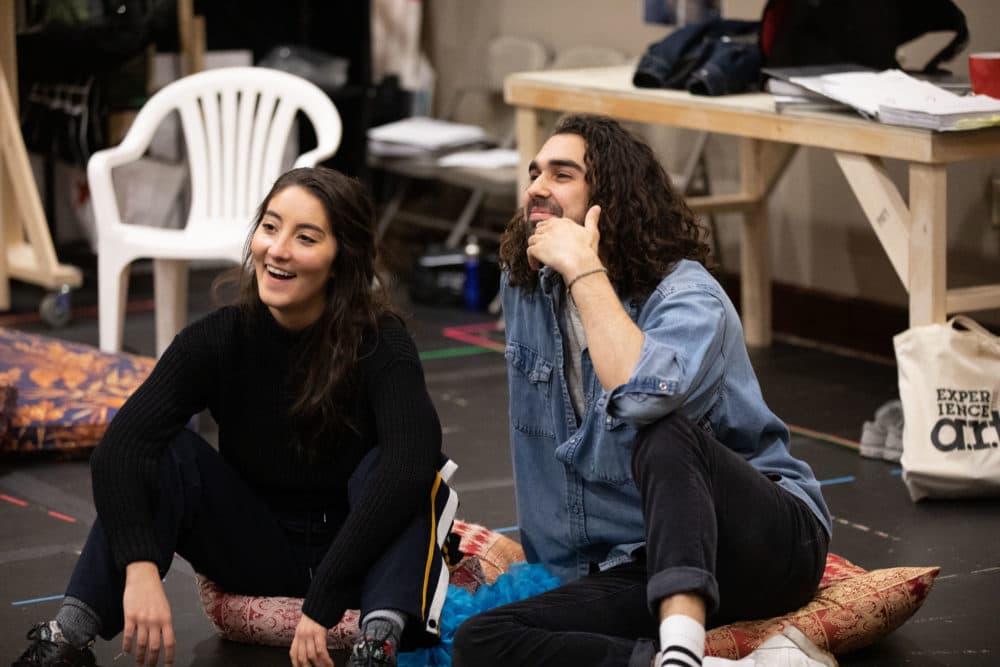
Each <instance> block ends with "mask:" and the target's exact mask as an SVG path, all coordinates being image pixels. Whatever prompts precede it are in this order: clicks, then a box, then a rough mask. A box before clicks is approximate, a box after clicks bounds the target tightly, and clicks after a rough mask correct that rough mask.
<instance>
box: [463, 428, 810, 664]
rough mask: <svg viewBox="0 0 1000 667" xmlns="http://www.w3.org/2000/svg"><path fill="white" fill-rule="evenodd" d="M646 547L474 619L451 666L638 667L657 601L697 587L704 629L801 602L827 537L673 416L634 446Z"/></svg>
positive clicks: (788, 500)
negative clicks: (601, 568)
mask: <svg viewBox="0 0 1000 667" xmlns="http://www.w3.org/2000/svg"><path fill="white" fill-rule="evenodd" d="M632 474H633V477H634V479H635V481H636V485H637V486H638V487H639V491H640V495H641V498H642V504H643V516H644V519H645V526H646V549H645V552H644V553H640V554H639V557H638V558H637V559H636V560H635V561H634V562H631V563H627V564H624V565H620V566H618V567H614V568H611V569H609V570H607V571H604V572H593V573H591V574H588V575H587V576H584V577H582V578H581V579H578V580H576V581H573V582H571V583H568V584H565V585H563V586H560V587H558V588H556V589H554V590H552V591H549V592H547V593H542V594H541V595H538V596H535V597H533V598H529V599H527V600H523V601H520V602H515V603H512V604H509V605H505V606H503V607H499V608H497V609H494V610H491V611H488V612H485V613H483V614H480V615H478V616H474V617H472V618H470V619H469V620H468V621H466V622H465V623H464V624H462V626H461V627H459V629H458V631H457V632H456V635H455V643H454V648H453V652H452V662H453V664H454V665H455V667H470V666H472V665H475V666H477V667H490V666H491V665H503V666H504V667H517V666H520V665H532V666H537V667H542V666H549V665H567V666H572V667H582V666H585V665H600V666H602V667H623V666H624V665H637V666H640V665H641V667H648V665H649V662H650V660H651V658H652V656H653V654H654V653H655V651H656V645H655V642H654V641H653V640H652V639H650V638H653V637H656V636H657V634H658V627H659V614H658V606H659V602H660V600H662V599H664V598H666V597H669V596H671V595H674V594H677V593H697V594H699V595H701V597H702V598H703V599H704V600H705V603H706V606H707V608H708V612H709V615H708V622H707V626H708V627H715V626H718V625H722V624H725V623H729V622H732V621H736V620H750V619H755V618H766V617H770V616H775V615H778V614H782V613H785V612H788V611H790V610H793V609H797V608H798V607H801V606H802V605H804V604H805V603H806V602H808V601H809V600H810V599H811V597H812V595H813V594H814V593H815V591H816V587H817V586H818V585H819V581H820V579H821V577H822V576H823V570H824V568H825V566H826V553H827V547H828V538H827V535H826V532H825V531H824V529H823V527H822V525H821V524H820V522H819V520H818V519H817V518H816V517H815V515H813V514H812V512H811V511H810V510H809V508H808V507H807V506H806V505H805V503H803V502H802V501H800V500H799V499H797V498H795V497H794V496H792V495H791V494H790V493H788V492H787V491H785V490H784V489H782V488H781V487H779V486H778V485H777V484H776V483H775V482H774V481H772V480H771V479H769V478H768V477H767V476H765V475H763V474H761V473H760V472H759V471H757V470H756V469H755V468H753V467H752V466H751V465H750V464H749V463H747V462H746V461H745V460H744V459H743V458H742V457H741V456H739V455H738V454H736V453H734V452H733V451H732V450H730V449H728V448H726V447H725V446H723V445H722V444H720V443H719V442H717V441H716V440H715V439H714V438H713V437H712V436H711V435H710V434H708V433H706V432H705V431H703V430H702V429H700V428H698V427H696V426H694V425H693V424H691V422H689V421H688V420H687V419H685V418H683V417H680V416H678V415H669V416H667V417H665V418H663V419H662V420H660V421H658V422H656V423H654V424H652V425H650V426H648V427H646V428H645V429H643V430H642V431H640V433H639V435H638V436H637V438H636V442H635V446H634V448H633V455H632Z"/></svg>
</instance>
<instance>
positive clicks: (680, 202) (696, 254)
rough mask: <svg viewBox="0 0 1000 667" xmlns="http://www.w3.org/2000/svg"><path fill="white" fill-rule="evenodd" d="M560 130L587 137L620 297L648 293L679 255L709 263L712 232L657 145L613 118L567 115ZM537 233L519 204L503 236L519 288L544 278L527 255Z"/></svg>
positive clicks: (505, 262) (591, 183) (592, 186)
mask: <svg viewBox="0 0 1000 667" xmlns="http://www.w3.org/2000/svg"><path fill="white" fill-rule="evenodd" d="M552 134H553V135H556V134H575V135H578V136H580V137H581V138H582V139H583V141H584V145H585V149H584V164H585V167H586V175H585V178H586V182H587V186H588V188H589V190H590V202H589V204H588V206H589V205H594V204H598V205H600V207H601V218H600V222H599V223H598V230H599V231H600V234H601V249H602V253H601V255H602V257H603V258H605V261H606V264H607V266H606V268H607V269H608V277H609V278H610V279H611V282H612V284H613V285H614V286H615V288H616V290H617V291H618V293H619V294H620V295H622V296H628V297H638V298H645V297H647V296H648V295H649V294H650V293H651V292H652V291H653V289H655V287H656V286H657V285H658V284H659V282H660V281H661V280H662V279H663V277H664V276H665V275H667V274H668V273H670V271H671V270H672V269H673V267H674V265H675V264H676V263H677V261H678V260H681V259H692V260H695V261H697V262H700V263H701V264H703V265H706V264H707V260H708V252H709V248H708V244H707V243H705V241H704V238H705V230H704V229H703V228H702V227H701V226H700V225H699V224H698V222H697V221H696V219H695V217H694V215H693V214H692V213H691V209H689V208H688V206H687V204H686V203H685V202H684V198H683V197H682V196H681V195H679V194H677V192H676V191H675V190H674V188H673V186H672V185H671V184H670V178H669V177H668V176H667V174H666V172H665V171H664V170H663V167H662V166H661V165H660V163H659V161H658V160H657V159H656V156H655V155H654V154H653V151H652V149H650V147H649V145H647V144H646V143H645V142H644V141H642V140H641V139H639V138H637V137H635V136H634V135H632V134H631V133H630V132H628V131H627V130H625V128H623V127H622V126H621V125H619V124H618V123H617V122H616V121H614V120H612V119H611V118H607V117H605V116H594V115H587V114H576V115H568V116H564V117H562V118H561V119H560V120H559V122H558V123H557V124H556V127H555V130H554V131H553V132H552ZM530 235H531V225H530V224H529V222H528V220H527V219H526V218H525V214H524V210H523V209H522V210H519V211H518V212H517V213H516V214H515V216H514V218H513V219H512V220H511V221H510V222H509V223H508V224H507V228H506V229H505V230H504V234H503V238H502V239H501V241H500V265H501V267H502V268H503V269H504V270H506V271H508V274H509V275H508V281H509V283H510V284H511V285H512V286H515V287H527V288H530V289H533V288H534V287H535V286H536V285H537V284H538V275H537V272H536V271H533V270H532V269H531V267H530V266H529V265H528V259H527V255H526V253H525V249H526V248H527V243H528V237H529V236H530Z"/></svg>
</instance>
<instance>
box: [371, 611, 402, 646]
mask: <svg viewBox="0 0 1000 667" xmlns="http://www.w3.org/2000/svg"><path fill="white" fill-rule="evenodd" d="M405 626H406V614H404V613H402V612H400V611H396V610H395V609H375V610H374V611H370V612H368V613H367V614H365V617H364V620H362V621H361V638H362V639H365V638H373V639H374V638H377V639H380V640H383V639H388V640H390V641H391V643H392V646H393V648H394V649H395V647H397V646H399V638H400V637H401V636H402V635H403V628H404V627H405Z"/></svg>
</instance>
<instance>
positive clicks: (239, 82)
mask: <svg viewBox="0 0 1000 667" xmlns="http://www.w3.org/2000/svg"><path fill="white" fill-rule="evenodd" d="M175 110H176V111H177V112H178V113H179V115H180V119H181V128H182V134H183V137H184V142H185V144H186V152H187V159H188V165H189V168H190V188H191V189H190V192H191V206H190V212H189V214H188V219H187V225H186V226H185V227H184V228H183V229H164V228H160V227H151V226H148V225H142V224H137V223H136V221H127V222H126V221H123V220H122V219H121V217H120V215H119V210H118V203H117V200H116V198H115V192H114V186H113V183H112V178H111V171H112V169H113V168H115V167H117V166H120V165H122V164H125V163H128V162H132V161H134V160H137V159H139V158H140V157H142V155H143V153H144V152H145V151H146V149H147V148H148V146H149V144H150V142H151V141H152V138H153V134H154V132H155V131H156V129H157V127H158V126H159V125H160V123H161V122H162V121H163V120H164V118H165V117H166V116H167V115H168V114H170V113H172V112H174V111H175ZM298 111H302V112H303V113H304V114H305V116H306V117H307V118H308V119H309V121H310V122H311V123H312V125H313V127H314V129H315V134H316V137H317V146H316V148H314V149H312V150H310V151H308V152H306V153H303V154H302V155H299V157H298V159H296V160H295V166H296V167H310V166H315V165H316V164H317V163H318V162H320V161H321V160H325V159H327V158H328V157H330V156H331V155H333V154H334V153H335V152H336V150H337V147H338V146H339V145H340V138H341V129H342V126H341V121H340V114H339V113H338V112H337V108H336V107H335V106H334V104H333V102H332V101H330V98H329V97H328V96H327V95H326V93H324V92H323V91H322V90H320V89H319V88H318V87H317V86H315V85H314V84H312V83H310V82H309V81H306V80H305V79H303V78H300V77H298V76H295V75H292V74H288V73H286V72H280V71H277V70H271V69H265V68H259V67H230V68H221V69H213V70H209V71H205V72H199V73H197V74H192V75H190V76H187V77H184V78H182V79H178V80H177V81H174V82H173V83H170V84H168V85H167V86H165V87H163V88H162V89H161V90H159V91H158V92H157V93H156V94H155V95H153V96H152V97H151V98H150V99H149V101H148V102H146V104H145V105H144V106H143V107H142V109H141V110H140V111H139V113H138V115H137V116H136V118H135V121H134V122H133V124H132V127H131V128H130V129H129V131H128V134H126V136H125V139H124V140H123V141H122V143H121V144H119V145H118V146H116V147H114V148H109V149H107V150H103V151H100V152H97V153H95V154H94V155H93V156H92V157H91V158H90V161H89V163H88V164H87V178H88V180H89V182H90V193H91V197H92V201H93V206H94V217H95V220H96V226H97V284H98V313H99V335H100V347H101V349H102V350H104V351H107V352H118V351H119V350H120V349H121V343H122V332H123V328H124V324H125V302H126V296H127V294H128V278H129V269H130V265H131V263H132V262H133V261H135V260H136V259H140V258H152V259H153V281H154V287H153V289H154V298H155V319H156V352H157V355H160V354H162V353H163V351H164V350H165V349H166V347H167V345H168V344H169V343H170V341H171V339H172V338H173V336H174V335H175V334H176V333H177V332H178V331H179V330H180V329H181V328H182V327H183V326H184V324H185V323H186V321H187V287H188V284H187V283H188V281H187V278H188V273H187V265H188V262H189V261H190V260H220V259H221V260H228V261H232V262H235V263H239V262H240V261H241V260H242V254H243V246H244V242H245V240H246V235H247V233H248V231H249V225H250V222H251V218H252V216H253V213H254V211H255V210H256V207H257V206H258V205H259V204H260V200H261V198H262V197H263V196H264V195H265V194H267V192H268V190H269V189H270V187H271V185H272V184H273V183H274V181H275V179H276V178H277V177H278V176H279V175H280V171H281V168H282V158H283V155H284V152H285V149H286V146H287V144H288V139H289V136H290V133H291V131H292V129H293V127H294V121H295V117H296V112H298Z"/></svg>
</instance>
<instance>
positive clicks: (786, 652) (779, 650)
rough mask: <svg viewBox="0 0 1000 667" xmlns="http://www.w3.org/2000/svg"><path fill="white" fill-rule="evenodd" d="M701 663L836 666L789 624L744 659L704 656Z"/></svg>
mask: <svg viewBox="0 0 1000 667" xmlns="http://www.w3.org/2000/svg"><path fill="white" fill-rule="evenodd" d="M701 664H702V667H837V659H836V658H834V657H833V655H832V654H831V653H829V652H827V651H824V650H823V649H821V648H819V647H818V646H816V645H815V644H813V643H812V642H811V641H810V640H809V638H808V637H806V636H805V635H804V634H802V631H801V630H799V629H798V628H796V627H795V626H794V625H789V626H787V627H786V628H785V629H784V630H782V631H781V634H778V635H774V636H773V637H771V638H770V639H768V640H767V641H765V642H764V643H763V644H761V645H760V646H758V647H757V648H756V649H755V650H754V651H753V652H752V653H751V654H750V655H748V656H747V657H745V658H741V659H740V660H726V659H725V658H716V657H710V656H706V657H705V659H704V660H703V661H702V663H701Z"/></svg>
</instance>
